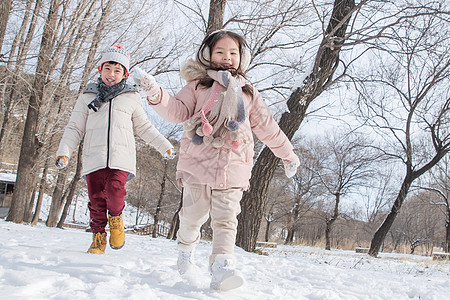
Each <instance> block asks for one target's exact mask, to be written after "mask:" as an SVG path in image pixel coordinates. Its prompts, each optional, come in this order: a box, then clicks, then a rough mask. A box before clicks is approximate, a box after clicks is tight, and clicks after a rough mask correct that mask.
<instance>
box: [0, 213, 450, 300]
mask: <svg viewBox="0 0 450 300" xmlns="http://www.w3.org/2000/svg"><path fill="white" fill-rule="evenodd" d="M90 241H91V234H90V233H88V232H85V231H84V230H80V229H64V230H62V229H57V228H48V227H46V226H45V225H43V224H41V223H39V224H38V225H37V226H35V227H31V226H30V225H23V224H15V223H11V222H6V221H5V220H4V219H1V220H0V299H77V300H78V299H97V298H103V299H164V300H166V299H169V300H170V299H258V300H259V299H262V300H265V299H277V300H279V299H282V300H288V299H317V300H319V299H320V300H323V299H358V300H362V299H422V300H425V299H435V300H441V299H448V297H449V295H450V263H449V262H446V263H445V262H436V261H432V260H431V258H430V257H423V256H418V255H400V254H384V253H382V254H381V255H380V257H379V258H372V257H370V256H368V255H367V254H358V253H355V252H354V251H342V250H331V251H325V250H323V249H319V248H312V247H300V246H281V245H279V246H278V247H277V248H273V249H271V248H266V249H265V251H267V252H268V254H269V255H268V256H264V255H257V254H254V253H247V252H245V251H243V250H241V249H239V248H236V256H237V260H238V268H239V269H240V270H241V271H242V273H243V275H244V277H245V279H246V282H245V284H244V285H243V286H242V287H240V288H238V289H235V290H232V291H228V292H218V291H214V290H211V289H210V288H209V280H210V278H209V274H208V266H207V262H208V255H209V252H210V249H211V245H210V244H209V243H208V242H204V241H202V242H201V243H200V244H199V246H198V248H197V251H196V258H197V259H196V263H195V264H196V268H197V270H196V271H197V272H196V273H197V274H196V275H195V276H191V277H188V278H182V277H181V276H180V275H178V272H177V270H176V267H175V264H176V256H177V252H176V247H175V242H174V241H171V240H167V239H165V238H156V239H154V238H151V237H149V236H142V235H135V234H127V235H126V244H125V246H124V248H122V249H121V250H112V249H111V248H109V246H108V248H107V250H106V253H105V254H104V255H93V254H87V253H86V250H87V248H88V247H89V244H90Z"/></svg>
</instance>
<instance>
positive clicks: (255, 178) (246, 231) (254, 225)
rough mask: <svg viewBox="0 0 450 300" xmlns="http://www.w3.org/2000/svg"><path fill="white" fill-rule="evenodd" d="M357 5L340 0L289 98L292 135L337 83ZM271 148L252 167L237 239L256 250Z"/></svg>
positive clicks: (287, 129)
mask: <svg viewBox="0 0 450 300" xmlns="http://www.w3.org/2000/svg"><path fill="white" fill-rule="evenodd" d="M354 7H355V3H354V0H336V1H335V2H334V8H333V12H332V15H331V19H330V22H329V24H328V27H327V30H326V32H325V37H324V39H323V40H322V43H321V45H320V47H319V50H318V53H317V56H316V59H315V63H314V67H313V70H312V72H311V74H310V75H309V76H308V77H306V79H305V81H304V85H303V86H302V87H300V88H297V89H296V90H295V91H294V92H293V93H292V94H291V96H290V97H289V100H288V102H287V105H288V108H289V111H290V112H285V113H283V115H282V116H281V120H280V122H279V125H280V128H281V130H283V131H284V133H285V134H286V136H287V137H288V138H289V139H292V137H293V136H294V134H295V132H296V131H297V130H298V128H299V126H300V124H301V123H302V121H303V119H304V118H305V114H306V110H307V108H308V106H309V104H310V103H311V102H312V101H313V100H314V99H315V98H316V97H317V96H319V95H320V94H321V93H322V92H323V91H324V90H325V89H326V88H328V87H329V86H330V85H332V84H333V75H334V73H335V71H336V68H337V66H338V63H339V53H340V50H341V46H342V44H343V43H344V41H345V32H346V30H347V25H348V23H349V21H350V17H351V15H352V13H353V9H354ZM278 160H279V159H278V158H276V157H275V156H274V155H273V153H272V152H271V151H270V149H269V148H267V147H266V148H265V149H264V150H263V151H262V152H261V154H260V155H259V157H258V159H257V160H256V163H255V165H254V167H253V170H252V177H251V179H250V186H251V188H250V190H248V191H246V192H245V193H244V195H243V198H242V200H241V206H242V212H241V214H240V215H239V216H238V220H239V225H238V233H237V238H236V243H237V245H238V246H240V247H242V248H243V249H244V250H246V251H254V250H255V246H256V239H257V236H258V232H259V228H260V225H261V219H262V215H263V212H264V203H265V201H266V197H267V190H268V186H269V183H270V181H271V179H272V177H273V174H274V172H275V168H276V166H277V164H278Z"/></svg>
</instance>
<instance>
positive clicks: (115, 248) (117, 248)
mask: <svg viewBox="0 0 450 300" xmlns="http://www.w3.org/2000/svg"><path fill="white" fill-rule="evenodd" d="M124 245H125V242H123V244H122V246H120V247H115V246H113V245H111V244H109V246H110V247H111V248H112V249H114V250H119V249H122V247H123V246H124Z"/></svg>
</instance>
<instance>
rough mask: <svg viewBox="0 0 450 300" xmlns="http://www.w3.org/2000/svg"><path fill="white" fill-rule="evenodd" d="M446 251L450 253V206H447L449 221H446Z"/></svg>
mask: <svg viewBox="0 0 450 300" xmlns="http://www.w3.org/2000/svg"><path fill="white" fill-rule="evenodd" d="M444 250H445V252H447V253H450V208H448V207H447V221H446V222H445V249H444Z"/></svg>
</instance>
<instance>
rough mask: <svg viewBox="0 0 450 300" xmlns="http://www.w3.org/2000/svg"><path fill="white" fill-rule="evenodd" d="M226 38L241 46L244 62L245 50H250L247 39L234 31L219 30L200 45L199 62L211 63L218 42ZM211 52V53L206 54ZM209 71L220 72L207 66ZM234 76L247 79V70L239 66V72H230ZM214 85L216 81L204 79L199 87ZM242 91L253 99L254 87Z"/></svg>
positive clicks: (248, 86)
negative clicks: (213, 50)
mask: <svg viewBox="0 0 450 300" xmlns="http://www.w3.org/2000/svg"><path fill="white" fill-rule="evenodd" d="M224 37H230V38H232V39H233V40H235V41H236V42H237V43H238V45H239V54H240V58H241V62H242V56H243V53H244V51H245V48H247V49H248V45H247V42H246V41H245V39H244V38H243V37H242V36H241V35H239V34H237V33H235V32H232V31H228V30H217V31H214V32H212V33H210V34H209V35H207V36H206V37H205V38H204V39H203V42H202V44H201V45H200V48H199V51H198V52H197V61H200V62H204V61H210V60H211V53H212V49H213V48H214V46H215V45H216V44H217V42H218V41H219V40H220V39H222V38H224ZM205 51H206V52H209V53H205ZM205 56H206V57H205ZM206 67H207V68H209V69H212V70H219V69H217V68H215V67H213V66H206ZM229 71H230V72H231V73H232V75H233V76H237V75H241V76H242V77H244V78H245V70H242V66H241V63H240V64H239V68H238V69H237V70H229ZM213 83H214V80H213V79H212V78H211V77H209V76H208V77H204V78H202V79H200V80H199V82H198V85H202V86H204V87H211V86H212V85H213ZM242 91H243V92H244V93H246V94H248V95H250V96H251V97H253V87H252V86H251V85H249V84H245V86H243V87H242Z"/></svg>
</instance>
